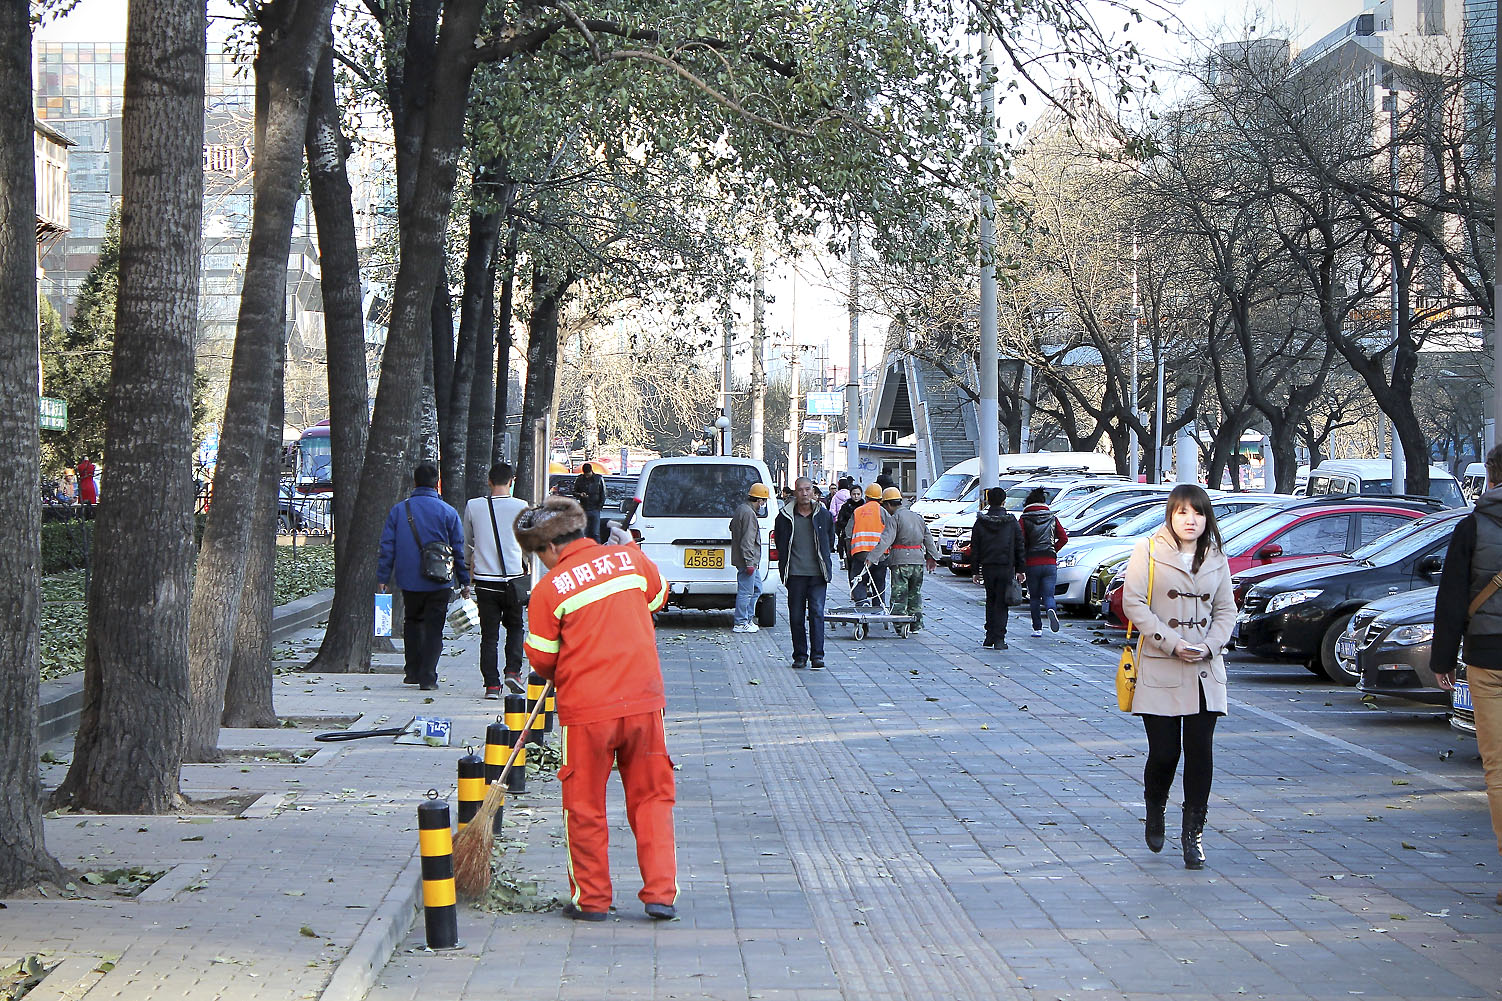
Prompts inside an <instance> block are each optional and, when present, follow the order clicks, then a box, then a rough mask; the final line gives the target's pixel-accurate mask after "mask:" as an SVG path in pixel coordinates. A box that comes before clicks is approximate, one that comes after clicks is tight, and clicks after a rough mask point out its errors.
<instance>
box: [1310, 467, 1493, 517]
mask: <svg viewBox="0 0 1502 1001" xmlns="http://www.w3.org/2000/svg"><path fill="white" fill-rule="evenodd" d="M1392 492H1393V491H1392V460H1391V459H1327V460H1325V461H1324V462H1321V463H1320V464H1319V465H1318V466H1317V467H1315V469H1314V470H1313V471H1312V472H1311V473H1310V474H1309V486H1308V489H1307V491H1306V495H1307V496H1309V497H1323V496H1326V495H1328V494H1372V495H1383V496H1386V495H1389V494H1391V493H1392ZM1429 496H1430V497H1433V498H1436V499H1437V500H1439V501H1440V502H1441V503H1443V504H1444V505H1445V507H1465V503H1466V500H1465V496H1464V495H1463V494H1461V492H1460V482H1459V481H1458V480H1456V479H1455V477H1454V476H1452V475H1451V474H1450V471H1449V470H1447V469H1445V468H1444V467H1443V466H1430V467H1429Z"/></svg>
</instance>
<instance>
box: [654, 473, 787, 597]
mask: <svg viewBox="0 0 1502 1001" xmlns="http://www.w3.org/2000/svg"><path fill="white" fill-rule="evenodd" d="M753 483H765V484H766V485H767V489H768V490H773V491H774V497H773V498H772V499H769V500H768V501H767V512H766V514H764V515H763V516H762V518H761V567H760V568H759V569H758V570H757V573H759V574H760V575H761V578H762V595H761V598H760V599H759V600H758V601H757V603H756V622H757V625H760V626H773V625H776V624H777V594H778V593H779V591H780V590H781V578H780V577H779V576H778V574H777V569H776V561H775V557H773V555H772V522H773V521H774V520H775V519H776V517H777V501H776V499H775V489H774V488H773V486H772V475H771V473H769V472H768V471H767V467H766V464H765V463H763V462H762V461H761V460H759V459H741V458H737V457H735V456H728V455H713V456H705V455H690V456H680V457H677V458H671V459H653V460H652V461H651V462H648V463H647V464H646V465H645V466H643V467H642V471H641V475H640V476H639V477H638V478H637V481H636V493H635V496H634V499H633V502H632V507H633V508H634V510H632V512H631V514H630V515H629V517H628V518H627V520H626V529H627V530H628V531H629V532H630V533H631V536H632V538H634V539H635V540H636V541H637V543H638V544H639V545H640V546H641V550H642V552H643V553H645V554H646V555H647V558H648V559H650V560H651V561H652V562H653V563H655V564H657V569H658V571H659V572H661V574H662V578H663V580H665V581H667V583H668V604H670V605H676V606H678V607H679V608H734V607H735V567H734V566H732V565H731V562H730V519H731V516H732V515H734V514H735V509H736V508H738V507H740V505H741V502H743V501H744V500H745V499H746V496H747V495H748V493H749V492H750V490H751V484H753Z"/></svg>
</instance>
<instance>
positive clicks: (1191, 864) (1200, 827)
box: [1180, 806, 1205, 869]
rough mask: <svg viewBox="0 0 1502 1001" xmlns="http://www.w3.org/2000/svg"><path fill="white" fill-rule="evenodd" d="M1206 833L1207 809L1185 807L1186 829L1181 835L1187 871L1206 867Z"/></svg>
mask: <svg viewBox="0 0 1502 1001" xmlns="http://www.w3.org/2000/svg"><path fill="white" fill-rule="evenodd" d="M1204 833H1205V808H1204V807H1190V806H1186V807H1184V827H1183V830H1182V831H1180V835H1181V837H1182V838H1183V845H1184V868H1185V869H1203V868H1204V867H1205V845H1204V840H1203V835H1204Z"/></svg>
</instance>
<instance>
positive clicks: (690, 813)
mask: <svg viewBox="0 0 1502 1001" xmlns="http://www.w3.org/2000/svg"><path fill="white" fill-rule="evenodd" d="M977 597H978V592H977V591H976V590H975V589H974V588H973V587H971V586H969V585H967V584H962V583H957V582H951V581H949V580H947V579H945V578H944V577H943V576H942V575H940V576H939V577H935V578H932V579H931V582H930V585H929V598H930V610H929V615H928V624H929V628H928V629H927V630H926V631H925V632H923V633H921V634H919V635H917V636H915V637H913V638H911V639H908V640H905V641H904V640H898V639H896V638H895V637H892V636H891V634H889V633H885V632H882V631H878V632H877V633H876V634H874V635H873V636H872V637H871V638H869V639H867V640H866V641H864V642H860V643H857V642H855V641H853V640H852V639H851V638H850V632H849V629H848V628H844V629H836V630H832V631H831V637H830V641H829V651H828V653H829V658H828V659H829V664H830V669H829V670H828V671H826V672H824V673H822V674H818V673H813V672H793V671H791V670H790V669H788V667H787V665H786V650H785V648H786V645H787V632H786V626H785V624H780V625H779V626H778V627H777V628H776V629H773V630H768V631H763V632H761V633H758V634H756V635H753V636H740V635H734V636H733V635H732V634H731V633H730V632H729V629H728V621H727V620H726V619H725V618H724V617H715V616H703V615H698V614H682V615H671V616H668V617H666V618H665V620H664V623H663V625H662V627H661V628H660V630H659V639H660V646H661V649H662V651H663V657H664V667H665V672H666V676H667V681H668V686H669V691H670V705H669V710H668V720H669V735H670V736H669V740H670V748H671V749H672V753H673V755H674V758H675V760H676V761H677V763H678V765H679V767H680V771H679V773H678V775H679V811H678V834H679V850H680V882H681V885H682V890H683V894H682V897H681V899H680V903H679V911H680V915H681V918H680V920H678V921H676V922H671V923H654V922H650V921H648V920H647V919H646V918H645V917H644V916H643V915H642V913H641V909H640V905H639V904H638V903H637V901H636V899H635V891H636V889H637V888H638V883H637V880H636V875H635V866H634V858H633V857H632V855H631V852H630V850H629V845H630V841H629V832H628V831H627V829H626V827H625V823H624V817H623V814H622V811H621V810H620V803H619V789H618V787H617V788H615V789H614V790H613V793H612V795H613V800H612V806H613V820H614V828H613V831H612V839H613V843H614V845H615V846H616V852H615V853H614V854H615V866H614V869H615V876H616V890H617V893H616V904H617V908H618V911H617V915H616V917H615V919H614V920H611V921H609V922H606V923H605V924H603V925H577V924H574V923H572V922H569V921H566V920H564V919H563V918H562V917H561V916H560V915H559V914H557V913H556V911H554V912H545V913H526V912H524V913H501V914H491V913H485V912H481V911H477V910H473V909H468V908H466V909H463V910H462V911H461V916H460V934H461V937H462V938H463V940H464V942H465V947H464V948H463V949H461V950H459V951H457V952H453V953H446V954H428V953H425V952H423V951H421V941H422V940H421V927H422V926H421V921H420V919H419V920H418V922H417V924H416V926H415V928H414V929H413V931H412V932H411V933H410V934H408V935H407V937H406V939H405V941H404V942H402V943H401V944H400V946H399V947H398V950H397V952H396V954H395V956H394V957H393V958H392V959H391V961H390V962H389V963H387V964H386V966H385V968H384V969H383V970H381V972H380V975H379V979H378V981H377V983H376V985H375V987H374V988H373V989H372V990H371V991H370V993H369V997H370V998H372V999H374V1001H393V999H407V998H419V997H420V998H430V999H439V1001H442V999H449V1001H458V999H461V998H462V999H490V998H506V999H511V998H517V999H535V998H681V999H716V1001H719V999H742V998H745V999H751V998H761V999H768V1001H788V999H806V1001H834V999H862V1001H864V999H867V998H870V999H885V998H914V999H918V998H922V999H929V998H935V999H944V998H1001V999H1011V998H1025V999H1028V1001H1051V999H1055V998H1078V997H1084V996H1091V997H1110V998H1122V999H1129V1001H1146V999H1158V998H1174V999H1181V1001H1182V999H1204V998H1217V999H1218V998H1246V997H1260V998H1269V999H1311V998H1315V999H1320V1001H1327V999H1328V1001H1334V999H1337V998H1340V999H1348V998H1351V997H1360V998H1363V999H1368V1001H1370V999H1381V1001H1385V999H1397V998H1403V999H1420V998H1495V997H1499V996H1502V991H1499V987H1502V959H1499V956H1502V952H1499V946H1502V910H1499V909H1498V908H1496V907H1495V905H1494V904H1493V903H1492V902H1491V901H1492V897H1493V895H1494V894H1495V893H1496V891H1497V889H1498V888H1499V885H1502V872H1499V869H1502V866H1499V865H1498V863H1497V856H1496V854H1495V845H1494V843H1493V841H1492V838H1491V833H1490V829H1489V826H1488V823H1487V820H1486V813H1485V804H1484V798H1483V796H1482V795H1481V794H1480V792H1479V790H1480V775H1479V770H1477V769H1475V768H1473V767H1460V763H1459V762H1458V761H1456V762H1450V763H1449V764H1445V765H1440V764H1438V763H1435V764H1434V765H1432V766H1430V767H1426V766H1424V765H1423V764H1422V763H1421V762H1417V761H1415V760H1412V759H1410V760H1409V761H1406V762H1405V761H1403V760H1399V759H1398V757H1394V756H1389V755H1388V754H1385V753H1382V749H1381V748H1377V749H1369V748H1365V747H1361V746H1357V745H1355V744H1353V743H1348V742H1346V741H1344V740H1342V739H1340V738H1338V737H1332V736H1329V735H1328V734H1326V733H1324V732H1322V731H1320V730H1319V729H1318V728H1317V727H1314V726H1310V725H1306V724H1305V723H1304V722H1301V721H1300V718H1296V717H1295V716H1294V714H1293V713H1292V712H1291V711H1290V708H1289V707H1288V706H1286V705H1284V706H1280V705H1279V704H1278V703H1279V702H1280V701H1287V700H1284V699H1282V698H1281V696H1276V695H1271V694H1269V691H1268V690H1266V689H1263V690H1260V691H1259V690H1255V689H1253V688H1251V687H1250V686H1235V685H1233V690H1232V696H1233V699H1235V700H1236V701H1235V702H1234V703H1233V707H1232V710H1233V711H1232V714H1231V715H1230V716H1229V717H1227V719H1226V720H1224V721H1223V722H1222V732H1221V735H1220V738H1219V740H1218V742H1217V749H1218V752H1219V754H1218V757H1219V760H1218V762H1217V773H1218V779H1217V784H1216V789H1215V794H1214V796H1213V798H1212V801H1211V810H1210V829H1209V831H1208V833H1207V847H1208V850H1209V853H1210V860H1211V861H1210V868H1209V869H1208V870H1206V871H1205V872H1202V873H1187V872H1185V871H1184V870H1183V869H1182V867H1181V863H1180V862H1179V861H1178V857H1177V853H1176V847H1177V846H1176V844H1174V842H1175V841H1176V838H1175V837H1173V836H1171V838H1170V846H1169V848H1168V849H1166V850H1165V852H1164V853H1163V855H1161V856H1153V855H1151V854H1149V853H1148V852H1147V851H1146V850H1145V848H1143V847H1142V844H1141V834H1140V831H1141V811H1142V803H1141V791H1140V772H1141V765H1142V753H1143V746H1144V745H1143V739H1142V736H1141V731H1140V728H1139V726H1138V725H1137V724H1136V722H1135V721H1134V720H1132V719H1130V718H1128V717H1124V716H1122V715H1121V714H1120V713H1117V712H1115V711H1114V709H1111V708H1108V703H1109V702H1110V700H1111V698H1112V692H1111V688H1110V685H1109V676H1110V668H1111V666H1112V665H1113V664H1114V656H1113V655H1112V652H1111V651H1109V650H1105V649H1102V648H1101V647H1098V646H1092V645H1090V644H1089V643H1088V642H1087V641H1086V640H1085V638H1084V637H1085V636H1086V635H1087V634H1086V632H1085V630H1084V629H1083V628H1082V627H1081V625H1080V624H1078V623H1071V624H1069V626H1068V627H1067V628H1066V632H1065V634H1064V637H1062V638H1056V637H1053V636H1051V635H1050V636H1045V637H1044V638H1043V639H1041V640H1033V639H1031V638H1029V637H1027V635H1026V628H1025V623H1023V622H1021V620H1020V619H1018V618H1017V617H1015V616H1014V619H1013V629H1012V635H1011V640H1012V649H1011V650H1010V651H1007V652H1004V653H997V652H991V651H983V650H981V649H980V648H979V645H978V640H979V631H980V609H979V605H978V603H977ZM314 638H315V637H308V638H306V639H305V643H311V642H312V640H313V639H314ZM451 649H453V650H454V654H453V656H451V657H448V658H446V659H445V661H444V666H443V669H442V671H441V673H442V674H443V675H444V676H445V678H446V684H445V687H444V688H443V689H442V690H441V691H439V692H438V693H435V699H434V701H433V703H431V704H425V703H424V702H423V696H421V695H419V694H418V693H416V692H415V691H413V690H411V689H408V688H403V686H401V684H400V677H399V675H398V674H377V675H370V676H364V675H362V676H322V677H309V676H305V675H298V674H288V675H283V676H281V677H280V678H279V679H278V688H277V706H278V710H279V712H280V713H281V714H282V715H283V716H286V717H312V716H318V715H345V716H350V715H363V717H364V718H363V720H362V722H361V723H360V724H358V725H360V726H367V725H376V724H377V723H378V722H379V721H380V720H381V719H382V718H383V717H385V718H388V720H389V721H390V722H404V721H405V720H406V718H407V717H409V716H411V715H413V714H414V713H419V712H428V713H431V714H433V715H443V716H448V717H451V718H453V719H454V720H455V722H456V727H457V730H458V733H459V734H460V736H461V737H462V738H468V739H471V740H476V741H478V739H479V738H480V736H481V734H482V733H483V726H484V723H485V722H486V721H487V720H488V719H489V718H490V716H492V715H493V714H494V713H495V711H496V710H497V708H498V706H497V704H496V703H487V702H483V701H481V700H480V699H479V698H478V697H477V696H478V694H479V684H478V672H477V670H476V668H475V667H474V664H475V660H474V654H473V650H472V642H471V643H463V644H456V645H453V647H451ZM295 660H296V658H293V661H290V662H295ZM386 666H387V667H389V668H392V669H395V670H399V668H396V667H395V663H394V662H393V661H391V660H390V659H387V661H386ZM320 728H321V727H318V726H315V725H313V724H312V723H311V722H310V723H308V724H306V725H299V726H298V728H296V729H288V730H278V731H229V732H227V733H226V740H225V744H226V746H227V747H239V748H242V749H244V750H247V751H254V752H258V753H262V754H264V753H265V752H266V751H268V750H270V749H274V748H286V749H297V748H303V749H306V748H309V747H313V746H315V745H313V744H312V741H311V735H312V733H314V732H316V730H317V729H320ZM257 745H263V746H257ZM316 746H318V747H320V748H322V749H321V750H320V751H319V752H318V754H317V755H316V756H315V757H314V758H312V759H311V760H310V761H308V762H306V763H304V764H297V765H293V764H286V763H274V762H268V761H264V760H251V761H243V762H240V761H236V762H229V763H225V764H218V765H190V766H188V767H187V768H185V770H184V776H183V785H184V788H185V790H188V791H189V792H190V793H201V794H204V795H224V794H226V793H230V792H235V793H241V794H246V795H252V794H262V798H261V799H259V800H258V802H257V806H256V807H255V808H253V809H252V810H251V811H250V816H248V817H247V818H246V819H238V818H230V817H216V818H211V819H206V820H205V822H202V823H199V822H197V821H198V820H201V819H204V818H173V817H167V818H160V817H153V818H135V817H130V818H104V817H98V818H95V817H79V816H72V815H68V816H62V817H58V818H55V819H52V820H49V821H48V831H47V833H48V839H49V845H50V847H51V848H52V850H53V851H54V852H55V853H56V854H57V855H58V856H59V857H60V858H62V859H63V860H64V861H65V862H67V863H68V864H70V865H75V866H81V867H84V868H92V869H106V868H114V867H118V866H125V865H135V864H144V863H148V862H160V861H162V860H165V861H166V862H169V863H176V865H175V866H174V867H173V868H172V869H171V871H170V872H169V874H168V875H167V876H166V877H164V879H163V880H161V881H160V882H158V883H157V884H156V885H155V886H154V887H153V888H152V889H151V890H149V891H147V893H146V894H144V895H143V896H142V898H141V899H137V900H130V901H118V902H96V901H78V902H75V901H11V902H10V905H9V908H8V909H7V910H5V911H0V945H3V948H0V958H3V957H5V956H9V955H12V954H25V953H27V952H30V951H36V950H40V949H47V950H52V952H53V954H54V955H55V956H57V957H59V958H64V957H72V959H71V960H70V962H69V964H68V965H67V966H66V968H65V969H64V970H62V971H60V973H58V974H54V975H53V977H52V978H49V980H48V981H47V982H46V983H45V984H44V987H43V989H42V993H40V994H38V995H35V996H34V998H33V999H29V1001H35V998H36V997H42V998H49V999H50V998H59V997H73V998H78V997H84V996H87V997H88V998H91V999H97V998H124V999H141V998H209V997H226V998H234V999H241V998H244V999H261V998H267V999H272V998H275V999H282V998H288V999H302V998H318V997H319V996H320V995H321V994H324V993H325V991H326V989H327V988H328V987H329V982H330V978H331V976H333V974H334V971H335V969H336V968H339V967H340V964H341V963H342V964H343V967H342V968H341V972H340V974H339V976H338V977H335V979H334V986H333V988H332V989H331V990H329V995H328V996H330V997H331V998H332V997H334V996H338V997H340V998H341V999H342V998H344V997H346V996H352V995H350V993H349V988H350V987H351V985H356V986H358V985H359V984H360V979H359V977H358V976H354V975H351V970H352V968H353V967H354V966H356V965H357V964H356V963H355V962H354V960H355V959H358V958H359V957H360V956H361V955H362V954H365V953H369V955H368V956H366V958H368V959H369V958H373V959H375V960H376V961H377V963H379V962H380V960H381V959H382V958H384V955H385V954H384V952H383V951H380V950H376V951H375V952H371V951H370V947H369V943H370V941H371V940H372V930H378V929H379V927H380V922H379V920H376V919H377V917H378V915H379V914H380V913H381V910H382V902H383V901H385V908H386V911H387V912H391V911H392V904H393V903H394V904H397V905H400V904H401V903H402V902H403V901H404V900H405V899H406V898H407V897H408V896H410V894H411V891H412V889H413V888H414V882H413V873H412V870H411V868H410V860H411V855H412V851H413V848H414V845H415V831H414V827H415V817H414V811H415V806H416V803H417V801H418V800H419V798H420V797H421V796H422V795H423V793H424V792H425V791H426V790H427V789H428V788H429V787H435V788H438V789H440V790H441V791H443V792H444V794H445V795H451V791H452V787H453V780H454V762H455V759H456V758H457V756H458V754H459V753H460V752H458V751H457V750H435V749H426V748H413V747H399V746H396V745H393V744H391V743H390V742H389V741H388V740H370V741H362V742H355V743H351V744H343V745H332V746H326V745H316ZM52 750H53V751H54V753H58V754H61V755H62V756H64V757H66V756H68V752H69V751H70V750H71V748H70V747H69V745H67V744H63V745H61V746H57V745H55V746H54V747H53V748H52ZM60 776H61V769H60V766H48V767H47V777H48V781H49V782H53V781H56V780H57V779H58V778H60ZM1400 783H1401V784H1400ZM1176 813H1177V811H1176V810H1174V811H1172V812H1171V814H1170V818H1171V821H1172V820H1174V819H1176ZM559 819H560V818H559V811H558V807H557V786H556V783H551V782H541V783H538V782H534V783H533V788H532V790H531V791H530V792H529V793H528V795H527V796H525V797H522V798H520V799H519V800H515V801H513V802H512V803H510V804H508V808H507V820H508V826H507V829H506V833H507V840H508V842H509V843H510V844H511V847H510V848H509V849H508V853H507V856H506V860H505V867H504V872H505V875H506V876H507V877H509V878H511V879H513V880H524V881H525V880H535V881H536V882H537V884H538V887H539V890H540V894H541V895H542V896H543V897H544V898H546V897H547V896H549V895H551V894H555V893H556V894H558V895H560V896H561V895H562V893H563V888H564V885H565V883H564V878H563V852H562V849H561V847H560V846H559V844H558V833H559ZM200 837H201V838H202V840H198V839H199V838H200ZM519 843H525V845H526V847H525V849H523V848H521V847H519ZM1408 846H1412V847H1408ZM396 912H397V913H400V912H401V908H400V907H399V906H398V907H397V908H396ZM373 922H374V923H373ZM304 927H306V928H307V929H308V930H309V931H311V932H312V933H313V934H312V935H311V936H310V935H307V934H304V933H303V932H302V929H303V928H304ZM362 931H363V932H365V937H363V938H361V934H362ZM361 943H363V945H362V944H361ZM352 948H353V949H354V953H353V955H352V954H351V949H352ZM94 957H104V958H107V959H110V960H111V961H112V962H113V963H114V966H113V967H112V968H110V969H109V970H108V972H99V970H101V969H102V967H100V966H99V959H97V958H94ZM354 972H355V973H358V970H355V971H354ZM64 988H69V990H68V991H67V992H66V993H64V990H63V989H64ZM49 991H50V992H51V993H47V992H49Z"/></svg>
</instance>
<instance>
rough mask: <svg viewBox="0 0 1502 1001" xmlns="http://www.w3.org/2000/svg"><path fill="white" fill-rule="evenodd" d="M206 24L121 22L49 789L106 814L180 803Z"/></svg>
mask: <svg viewBox="0 0 1502 1001" xmlns="http://www.w3.org/2000/svg"><path fill="white" fill-rule="evenodd" d="M206 22H207V17H206V14H205V8H204V4H203V0H153V2H149V3H148V2H144V0H138V2H133V3H132V4H131V5H130V19H129V28H128V29H127V33H126V34H127V37H126V43H125V76H126V81H127V82H126V85H125V103H124V109H123V113H122V124H121V162H122V164H123V168H122V177H121V184H122V190H121V204H122V206H123V210H122V214H121V218H120V299H119V305H118V307H117V309H116V312H115V350H114V356H113V376H112V378H111V381H110V394H109V425H108V428H107V430H106V433H105V462H106V465H107V468H108V469H109V476H108V479H107V480H106V481H105V485H104V489H103V490H102V491H101V492H100V503H99V507H98V510H97V513H96V515H95V538H96V540H97V543H98V547H97V549H96V550H95V552H96V557H95V563H94V573H93V581H92V584H91V586H90V588H89V598H88V605H89V629H88V639H87V641H86V643H85V648H84V704H83V712H82V715H81V717H80V719H79V727H78V737H77V740H76V742H75V744H74V755H73V764H72V765H71V766H70V767H69V769H68V775H67V778H66V779H64V781H63V784H62V786H61V787H60V788H59V789H58V790H57V793H56V795H55V797H54V798H55V801H56V802H58V803H60V804H70V805H72V806H75V807H81V808H84V809H90V810H99V811H102V812H105V813H163V812H165V811H167V810H170V809H172V808H173V807H174V806H177V805H179V804H180V803H181V801H182V798H181V795H180V794H179V792H178V772H179V771H180V769H181V767H182V761H183V746H184V724H185V722H186V717H187V710H188V611H189V605H190V602H191V599H192V570H193V469H192V452H193V449H192V436H193V374H194V373H193V342H194V339H195V337H196V336H197V333H198V272H199V263H200V251H201V233H202V228H203V94H204V52H205V42H206V39H205V28H206ZM27 148H28V149H30V143H29V142H28V144H27ZM283 267H285V262H283ZM26 273H27V275H28V276H29V275H31V274H33V273H34V272H33V270H32V268H31V267H30V266H28V267H27V269H26ZM28 322H30V320H29V317H28ZM26 486H27V488H28V489H30V487H31V484H30V482H29V481H28V482H27V484H26Z"/></svg>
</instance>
